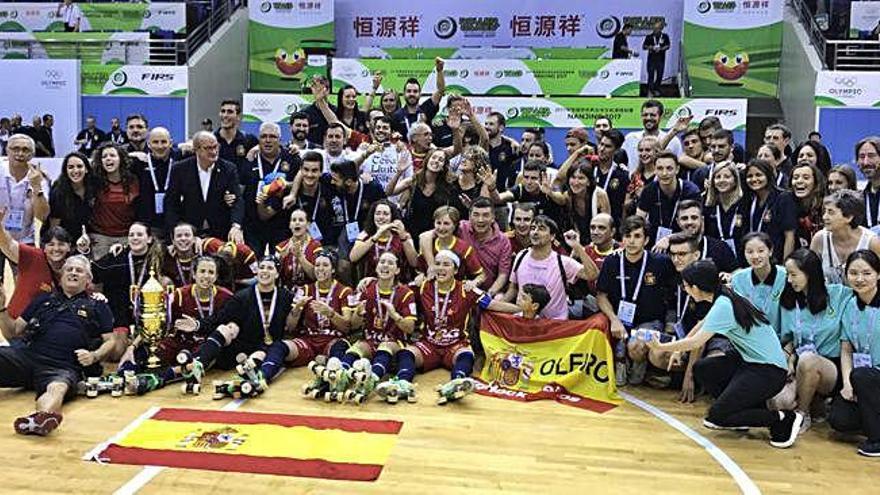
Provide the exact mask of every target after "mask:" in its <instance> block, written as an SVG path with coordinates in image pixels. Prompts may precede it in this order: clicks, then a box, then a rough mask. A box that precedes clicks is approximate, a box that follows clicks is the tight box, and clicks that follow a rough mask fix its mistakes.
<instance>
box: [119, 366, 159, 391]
mask: <svg viewBox="0 0 880 495" xmlns="http://www.w3.org/2000/svg"><path fill="white" fill-rule="evenodd" d="M124 380H125V395H144V394H146V393H147V392H152V391H153V390H156V389H157V388H161V387H162V385H163V384H162V379H161V378H159V376H158V375H155V374H153V373H140V374H135V372H134V371H131V370H128V371H126V372H125V375H124Z"/></svg>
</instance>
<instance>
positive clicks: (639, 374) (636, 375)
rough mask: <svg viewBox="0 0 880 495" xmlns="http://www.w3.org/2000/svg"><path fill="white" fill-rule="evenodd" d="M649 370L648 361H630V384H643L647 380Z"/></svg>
mask: <svg viewBox="0 0 880 495" xmlns="http://www.w3.org/2000/svg"><path fill="white" fill-rule="evenodd" d="M647 371H648V361H641V362H639V363H635V362H633V363H630V367H629V383H630V385H641V384H642V382H644V381H645V372H647Z"/></svg>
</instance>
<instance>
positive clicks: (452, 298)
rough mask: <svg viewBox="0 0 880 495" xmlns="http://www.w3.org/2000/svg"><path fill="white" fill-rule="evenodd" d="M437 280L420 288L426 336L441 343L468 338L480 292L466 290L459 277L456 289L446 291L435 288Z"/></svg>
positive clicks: (451, 343) (429, 339) (456, 341)
mask: <svg viewBox="0 0 880 495" xmlns="http://www.w3.org/2000/svg"><path fill="white" fill-rule="evenodd" d="M435 283H436V281H435V280H428V281H426V282H424V283H423V284H422V286H421V287H420V288H419V304H420V306H421V315H422V321H423V326H422V328H423V332H424V338H425V340H427V341H428V342H430V343H431V344H434V345H436V346H441V347H446V346H450V345H453V344H457V343H459V342H467V341H468V333H467V326H468V321H469V320H470V317H471V309H473V307H474V304H475V303H476V302H477V299H479V296H478V295H476V294H475V293H473V292H470V291H466V290H464V286H463V285H462V283H461V281H458V280H456V281H455V285H454V286H453V288H452V290H451V291H449V292H448V293H445V294H444V293H442V292H440V291H435V290H434V288H435ZM444 310H445V311H444Z"/></svg>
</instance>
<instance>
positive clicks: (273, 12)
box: [248, 0, 333, 29]
mask: <svg viewBox="0 0 880 495" xmlns="http://www.w3.org/2000/svg"><path fill="white" fill-rule="evenodd" d="M248 15H249V18H250V20H251V21H254V22H259V23H260V24H263V25H265V26H272V27H279V28H285V29H297V28H309V27H314V26H320V25H322V24H327V23H331V22H333V0H314V1H309V2H302V1H298V0H280V1H278V0H275V1H272V0H266V1H261V0H251V2H250V4H249V7H248Z"/></svg>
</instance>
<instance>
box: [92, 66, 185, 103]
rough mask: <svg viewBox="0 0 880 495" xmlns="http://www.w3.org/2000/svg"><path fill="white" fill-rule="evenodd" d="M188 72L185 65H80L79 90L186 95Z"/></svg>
mask: <svg viewBox="0 0 880 495" xmlns="http://www.w3.org/2000/svg"><path fill="white" fill-rule="evenodd" d="M187 75H188V73H187V68H186V66H164V65H116V64H113V65H107V64H83V66H82V93H83V94H84V95H127V96H179V97H185V96H186V90H187Z"/></svg>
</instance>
